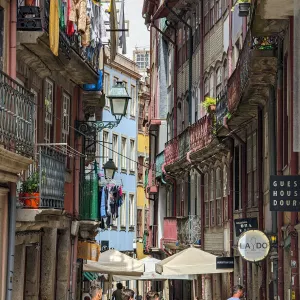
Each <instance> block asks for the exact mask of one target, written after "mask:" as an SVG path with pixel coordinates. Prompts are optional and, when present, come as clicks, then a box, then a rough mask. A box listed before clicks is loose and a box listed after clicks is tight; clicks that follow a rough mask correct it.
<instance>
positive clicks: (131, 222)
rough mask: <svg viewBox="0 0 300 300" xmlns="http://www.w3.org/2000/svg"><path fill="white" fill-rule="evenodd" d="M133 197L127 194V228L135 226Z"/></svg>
mask: <svg viewBox="0 0 300 300" xmlns="http://www.w3.org/2000/svg"><path fill="white" fill-rule="evenodd" d="M134 208H135V196H134V194H131V193H130V194H129V204H128V210H129V214H128V215H129V222H128V223H129V226H130V227H134V226H135V215H134V214H135V209H134Z"/></svg>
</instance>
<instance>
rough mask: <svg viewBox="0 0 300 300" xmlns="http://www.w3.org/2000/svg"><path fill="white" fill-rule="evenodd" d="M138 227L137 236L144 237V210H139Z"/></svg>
mask: <svg viewBox="0 0 300 300" xmlns="http://www.w3.org/2000/svg"><path fill="white" fill-rule="evenodd" d="M136 223H137V227H136V235H137V237H142V235H143V210H142V209H140V208H138V209H137V221H136Z"/></svg>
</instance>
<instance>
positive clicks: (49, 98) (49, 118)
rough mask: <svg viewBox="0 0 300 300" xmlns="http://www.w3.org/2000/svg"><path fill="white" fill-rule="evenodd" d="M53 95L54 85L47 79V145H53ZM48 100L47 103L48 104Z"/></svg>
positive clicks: (45, 136) (45, 132)
mask: <svg viewBox="0 0 300 300" xmlns="http://www.w3.org/2000/svg"><path fill="white" fill-rule="evenodd" d="M53 94H54V83H53V82H52V81H51V80H50V79H48V78H46V80H45V99H44V101H45V131H44V141H45V143H51V133H52V126H53ZM46 100H47V103H46Z"/></svg>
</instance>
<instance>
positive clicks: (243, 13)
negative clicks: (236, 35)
mask: <svg viewBox="0 0 300 300" xmlns="http://www.w3.org/2000/svg"><path fill="white" fill-rule="evenodd" d="M249 9H250V2H243V3H239V16H240V17H247V16H248V15H249Z"/></svg>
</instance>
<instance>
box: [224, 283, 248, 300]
mask: <svg viewBox="0 0 300 300" xmlns="http://www.w3.org/2000/svg"><path fill="white" fill-rule="evenodd" d="M243 295H244V288H243V287H242V286H241V285H239V284H238V285H236V286H234V287H233V291H232V297H231V298H228V299H227V300H238V299H241V298H242V297H243Z"/></svg>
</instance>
